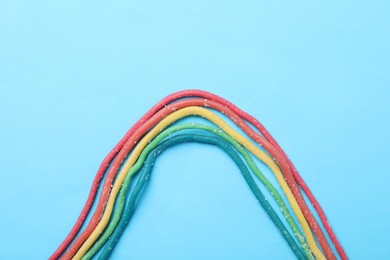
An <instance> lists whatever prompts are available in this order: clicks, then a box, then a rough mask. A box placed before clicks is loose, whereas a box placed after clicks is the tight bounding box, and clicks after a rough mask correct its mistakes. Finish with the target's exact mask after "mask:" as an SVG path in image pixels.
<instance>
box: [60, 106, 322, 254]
mask: <svg viewBox="0 0 390 260" xmlns="http://www.w3.org/2000/svg"><path fill="white" fill-rule="evenodd" d="M186 102H188V103H189V102H191V100H183V101H180V102H178V103H180V104H183V105H184V103H186ZM204 105H205V106H209V104H208V103H205V104H204ZM176 106H177V104H171V105H169V106H167V107H164V108H163V109H161V110H160V111H159V112H158V113H157V114H156V115H154V116H153V117H151V118H150V119H149V120H148V121H147V122H146V123H144V124H143V125H142V126H141V127H140V128H139V129H137V130H136V131H135V132H134V134H133V135H132V136H131V137H130V138H129V139H128V140H127V142H126V145H124V146H123V149H122V150H121V151H120V152H119V154H118V156H117V157H116V158H115V160H114V162H113V163H112V166H111V168H110V170H109V172H108V174H107V178H106V180H105V182H104V186H103V189H102V194H101V196H100V200H99V202H98V205H97V209H96V211H95V213H94V215H93V216H92V218H91V221H90V223H89V224H88V226H87V227H86V229H85V230H84V231H83V233H82V234H81V235H80V236H79V237H78V238H77V239H76V241H75V242H74V243H73V244H72V246H71V247H70V248H69V250H68V251H67V252H66V253H65V255H64V259H70V258H71V257H72V256H73V255H74V254H75V252H76V250H77V249H78V248H79V247H80V246H81V245H82V244H83V243H84V241H85V240H86V239H87V238H88V237H89V236H90V235H91V233H92V232H93V230H94V229H95V228H96V226H97V225H98V222H99V219H100V217H101V214H102V213H103V209H104V205H105V203H106V201H107V199H106V198H107V197H108V195H109V191H110V188H111V184H112V180H113V178H114V177H115V175H116V171H117V170H118V168H119V166H120V164H121V163H122V161H123V158H124V157H125V156H126V155H127V153H128V152H129V151H130V149H131V148H132V147H133V145H134V144H135V143H136V142H137V140H138V139H139V138H140V137H141V136H142V135H143V134H144V133H145V132H146V131H147V130H148V129H149V128H150V127H152V126H153V125H154V124H156V123H157V122H159V121H160V120H161V118H164V116H166V115H168V114H169V113H171V112H172V111H175V110H176V109H177V108H176ZM233 122H239V121H238V119H237V117H235V118H233ZM238 125H239V126H242V125H241V124H238ZM276 168H277V167H276ZM277 170H278V171H279V169H277ZM279 179H280V181H281V182H283V183H284V182H285V181H284V179H283V178H281V177H280V178H279ZM285 192H287V193H289V194H291V191H290V190H289V189H288V185H285ZM292 199H293V198H290V200H292ZM294 204H296V203H295V202H294ZM296 207H297V206H296ZM294 211H295V212H296V213H297V212H298V211H300V209H299V207H298V208H295V210H294ZM109 214H110V213H109ZM298 214H299V216H298V219H299V220H300V222H301V224H302V225H303V227H304V232H305V235H306V237H307V239H308V242H309V245H310V247H311V248H312V250H313V252H314V253H315V254H316V255H318V256H321V255H322V253H321V252H320V250H318V248H317V245H316V244H315V240H314V238H313V237H312V234H311V231H310V229H309V227H308V226H307V223H306V220H305V219H304V218H303V217H302V214H301V213H298ZM102 225H103V226H104V225H105V224H102ZM94 239H95V238H94V237H92V238H89V242H88V243H87V244H86V245H85V246H84V248H83V250H82V251H81V252H80V254H79V256H80V255H81V254H82V252H83V251H85V250H86V249H87V248H88V247H90V246H91V243H92V242H93V240H94Z"/></svg>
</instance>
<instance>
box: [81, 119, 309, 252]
mask: <svg viewBox="0 0 390 260" xmlns="http://www.w3.org/2000/svg"><path fill="white" fill-rule="evenodd" d="M187 129H200V130H205V131H208V132H210V133H214V134H216V135H218V136H220V137H222V138H223V139H224V140H225V141H227V142H228V143H230V144H231V145H233V146H234V148H236V149H237V151H238V152H239V153H240V154H241V155H242V156H243V157H244V159H245V161H246V162H247V164H248V165H249V167H250V168H251V170H252V171H253V172H254V173H255V175H256V176H257V177H258V178H259V179H260V181H261V182H262V183H263V184H264V185H265V187H266V188H267V189H268V190H269V191H270V193H271V195H272V196H273V197H274V198H275V200H276V202H277V203H278V205H279V206H280V208H281V211H282V213H283V215H284V217H285V218H286V220H287V222H288V224H289V226H290V227H291V229H292V231H293V233H294V235H295V237H296V238H297V240H298V242H299V244H300V247H301V248H302V249H303V251H304V253H305V255H306V257H307V258H308V259H314V258H313V256H312V254H311V252H310V249H309V247H308V245H307V243H306V241H305V239H304V237H303V235H302V234H301V231H300V230H299V228H298V226H297V225H296V223H295V221H294V219H293V217H292V216H291V214H290V212H289V210H288V208H287V207H286V205H285V203H284V201H283V199H282V197H281V196H280V194H279V193H278V192H277V190H276V189H275V187H274V186H273V185H272V184H271V183H270V182H269V181H268V179H267V178H265V176H264V175H263V174H262V173H261V172H260V170H259V169H258V168H257V166H256V164H255V163H254V162H253V160H252V158H251V156H250V155H249V154H248V152H247V151H246V149H244V148H243V147H242V146H241V145H240V144H239V143H238V142H237V141H236V140H234V139H233V138H232V137H230V136H229V135H227V134H226V133H225V132H223V131H222V130H220V129H218V128H215V127H212V126H206V125H202V124H198V123H188V124H181V125H176V126H172V127H170V128H168V129H166V130H165V131H163V132H161V133H160V134H159V135H158V136H157V137H156V138H155V139H154V140H153V141H152V142H151V143H150V144H148V145H147V146H146V147H145V149H144V150H143V152H142V153H141V155H140V157H139V159H138V160H137V162H136V164H135V165H134V166H133V167H132V168H131V169H130V172H129V174H128V175H127V177H126V179H125V182H124V183H123V185H122V188H121V191H120V194H119V197H118V199H117V205H116V209H115V212H114V215H113V216H112V218H111V220H110V224H109V226H108V227H107V228H106V230H105V231H104V233H103V234H102V236H101V237H100V238H99V240H98V241H97V242H96V243H95V244H94V245H93V247H91V249H90V250H89V251H88V252H87V254H86V255H85V256H84V257H83V259H91V258H92V257H93V255H94V254H96V252H97V251H99V249H100V248H101V247H102V246H103V245H104V244H105V242H106V241H107V239H108V238H109V237H110V235H111V234H112V233H113V231H114V230H115V227H116V226H117V224H118V222H119V220H120V218H121V215H122V212H123V208H124V205H125V201H126V194H127V190H128V188H129V184H130V181H131V178H132V177H133V176H134V174H136V173H137V172H138V171H139V170H140V168H141V167H142V166H143V164H144V161H145V159H146V157H147V155H148V154H149V153H150V152H151V150H153V149H155V147H157V145H158V144H159V143H160V142H161V141H162V140H163V139H164V138H166V137H167V136H169V135H171V134H173V133H175V132H178V131H181V130H187Z"/></svg>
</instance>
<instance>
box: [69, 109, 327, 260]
mask: <svg viewBox="0 0 390 260" xmlns="http://www.w3.org/2000/svg"><path fill="white" fill-rule="evenodd" d="M191 115H197V116H200V117H203V118H206V119H208V120H209V121H210V122H212V123H214V124H215V125H216V126H218V127H219V128H221V130H222V131H224V132H225V133H227V134H228V135H230V136H232V137H233V138H234V139H236V140H237V141H238V142H239V143H240V144H241V145H243V146H244V147H245V148H247V149H248V150H249V151H250V152H251V153H252V154H254V155H255V156H256V157H257V158H258V159H259V160H261V161H263V163H264V164H265V165H267V166H268V167H269V168H270V169H271V171H272V173H273V174H274V175H275V177H276V179H277V181H278V183H279V185H280V186H281V188H282V189H283V192H284V193H285V194H286V197H287V200H288V201H289V203H290V205H291V208H292V210H293V211H294V213H295V215H296V216H297V219H298V221H299V223H300V224H301V226H302V230H303V233H304V234H305V236H306V239H307V242H308V244H309V247H310V250H311V251H312V252H313V254H314V256H315V257H316V258H317V259H326V258H325V256H324V255H323V254H322V252H321V250H320V249H319V248H318V246H317V244H316V242H315V240H314V237H313V234H312V233H311V230H310V227H309V224H308V223H307V221H306V219H305V217H304V215H303V213H302V211H301V209H300V207H299V205H298V203H297V201H296V199H295V197H294V195H293V194H292V192H291V190H290V188H289V186H288V184H287V182H286V181H285V179H284V176H283V174H282V172H281V171H280V169H279V167H278V165H277V164H276V163H275V162H274V161H273V160H272V158H271V157H270V156H269V155H268V154H267V153H265V152H264V151H262V150H261V149H259V148H258V147H256V146H255V145H254V144H253V143H251V141H249V140H248V139H247V138H245V137H244V136H242V135H240V134H239V133H237V132H236V131H235V130H233V128H231V127H230V126H229V125H228V124H227V123H225V121H224V120H223V119H221V118H220V117H218V116H217V115H216V114H214V113H213V112H211V111H209V110H207V109H205V108H201V107H196V106H191V107H186V108H183V109H180V110H177V111H175V112H173V113H172V114H170V115H168V116H167V117H165V118H164V119H162V120H161V121H160V122H159V123H158V124H157V125H156V126H155V127H154V128H153V129H151V130H150V132H149V133H148V134H146V135H145V136H144V138H142V140H141V141H140V142H139V143H138V145H137V146H136V147H135V148H134V150H133V152H132V153H131V155H130V157H129V159H128V160H127V161H126V162H125V164H124V166H123V167H122V169H121V171H120V172H119V174H118V176H117V179H116V181H115V184H114V186H113V188H112V190H111V193H110V196H109V199H108V202H107V205H106V208H105V211H104V213H103V216H102V218H101V220H100V222H99V224H98V225H97V226H96V228H95V229H94V231H93V232H92V234H91V235H90V236H89V237H88V239H87V240H86V241H85V242H84V244H83V245H82V246H81V247H80V249H79V250H78V251H77V253H76V255H75V256H74V257H73V259H81V258H82V257H83V255H84V254H85V253H86V252H87V251H88V249H89V248H90V247H91V246H92V245H93V243H94V242H95V241H96V239H98V238H99V235H100V234H101V233H102V232H103V231H104V228H105V227H106V225H107V223H108V222H109V220H110V217H111V213H112V210H113V208H114V205H115V200H116V197H117V195H118V192H119V190H120V188H121V186H122V184H123V182H124V180H125V178H126V175H127V173H128V172H129V170H130V168H131V167H132V166H133V165H134V163H135V162H136V160H137V159H138V157H139V155H140V153H141V152H142V150H143V149H144V148H145V146H146V145H147V144H148V143H149V142H150V141H151V140H152V139H153V138H154V137H155V136H156V135H158V134H159V133H160V132H161V131H163V130H164V129H165V128H166V127H167V126H169V125H170V124H172V123H174V122H175V121H177V120H179V119H181V118H184V117H187V116H191Z"/></svg>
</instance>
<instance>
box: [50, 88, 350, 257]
mask: <svg viewBox="0 0 390 260" xmlns="http://www.w3.org/2000/svg"><path fill="white" fill-rule="evenodd" d="M188 96H204V97H208V98H210V99H213V100H216V101H220V103H224V104H223V105H224V106H227V107H230V108H232V110H235V112H237V113H238V114H241V116H243V117H244V119H246V120H248V121H249V122H250V123H252V124H253V125H254V126H255V127H256V128H257V129H258V130H259V131H260V132H261V133H262V134H263V135H264V136H265V137H266V138H267V139H270V140H271V142H270V143H271V144H272V142H274V143H276V142H275V140H273V138H272V136H270V135H269V133H268V132H267V131H266V130H265V128H264V127H263V126H262V125H261V124H260V123H259V122H258V121H257V120H256V119H254V118H253V117H251V116H250V115H248V114H246V113H245V112H244V111H242V110H240V109H238V108H237V107H235V106H234V105H233V104H231V103H230V102H228V101H226V100H224V99H222V98H220V97H218V96H215V95H213V94H211V93H207V92H203V91H198V90H189V91H181V92H177V93H174V94H172V95H170V96H168V97H166V98H165V99H163V100H162V101H160V102H159V103H158V104H157V105H155V106H154V107H153V108H152V109H151V110H150V111H149V112H148V113H146V114H145V116H144V117H142V118H141V119H140V120H139V121H138V122H137V123H136V124H135V125H134V126H133V127H132V128H131V129H130V130H129V131H128V132H127V133H126V135H125V136H124V137H123V138H122V140H121V141H120V142H119V143H118V144H117V145H116V146H115V148H114V149H113V150H112V151H111V152H110V153H109V154H108V155H107V157H106V158H105V159H104V161H103V163H102V164H101V166H100V168H99V170H98V173H97V175H96V177H95V179H94V182H93V185H92V188H91V192H90V195H89V197H88V201H87V204H86V205H85V206H84V208H83V211H82V213H81V214H80V216H79V218H78V220H77V222H76V224H75V225H74V227H73V228H72V230H71V232H70V234H69V235H68V236H67V238H66V239H65V240H64V242H63V243H62V244H61V245H60V247H59V248H58V249H57V250H56V252H55V253H54V254H53V255H52V256H51V258H50V259H54V258H58V257H59V256H60V255H61V253H62V251H63V250H64V249H65V248H66V247H67V246H68V245H69V243H70V242H71V241H72V239H73V238H74V236H75V235H76V234H77V232H78V230H79V229H80V227H81V225H82V224H83V222H84V221H85V218H86V216H87V215H88V211H89V210H90V208H91V206H92V204H93V200H94V198H95V196H96V191H97V188H98V187H99V182H100V181H101V178H102V176H103V174H104V172H105V170H106V168H107V166H108V164H109V162H110V161H111V160H112V158H113V157H115V155H116V154H117V153H118V151H120V150H121V148H122V147H123V146H124V143H125V142H126V140H127V139H129V137H130V136H131V135H132V134H133V133H134V132H135V131H136V130H137V129H138V128H139V127H140V125H142V124H143V123H144V122H145V121H146V120H148V119H149V118H150V117H151V116H152V115H153V114H154V113H156V111H158V110H159V109H161V108H162V107H164V106H165V105H166V104H168V103H170V102H172V101H173V100H175V99H178V98H182V97H188ZM184 101H186V100H184ZM184 101H181V102H184ZM192 101H193V100H192ZM187 102H188V101H187ZM187 102H186V103H187ZM202 102H204V103H203V106H206V107H207V106H210V107H211V106H213V105H212V104H211V102H210V101H209V103H208V102H207V100H203V101H199V102H198V103H195V104H194V105H202ZM179 104H180V103H179V102H177V103H176V104H175V105H179ZM182 104H183V105H184V103H182ZM210 104H211V105H210ZM188 105H190V102H189V103H188ZM188 105H187V106H188ZM218 105H220V107H218V108H219V109H218V110H223V108H224V107H223V106H222V105H221V104H218ZM180 106H181V105H180ZM183 107H184V106H183ZM213 107H214V106H213ZM176 109H178V108H176ZM164 110H165V112H169V113H170V112H172V111H174V110H175V108H174V107H172V106H168V107H167V108H165V109H164ZM167 110H169V111H167ZM169 113H168V114H169ZM159 114H160V115H163V114H165V113H159ZM225 114H227V115H228V114H229V113H228V112H226V113H225ZM229 116H230V117H231V118H232V119H233V121H235V120H234V119H236V122H239V126H240V127H241V124H242V125H246V124H245V122H243V121H242V120H241V121H240V119H239V118H237V115H235V114H234V113H233V114H231V113H230V115H229ZM163 117H164V116H163ZM154 118H156V119H157V117H154ZM158 121H159V120H158ZM158 121H156V123H157V122H158ZM143 128H144V127H143ZM248 128H249V129H250V130H251V131H252V133H250V134H249V135H250V136H252V135H254V136H256V135H257V137H260V138H261V139H262V137H261V136H259V135H258V134H257V133H256V132H254V131H253V130H252V129H251V128H250V127H249V126H248ZM145 131H147V129H145ZM132 139H134V138H132ZM261 139H259V140H257V141H258V142H260V141H261ZM133 142H134V141H133ZM133 145H134V143H133V144H130V147H127V148H126V149H125V150H128V151H130V150H131V147H132V146H133ZM263 146H264V147H265V148H266V149H267V148H268V149H269V150H270V151H272V153H275V148H274V147H272V145H271V146H270V145H269V143H268V142H264V140H263ZM271 147H272V148H271ZM276 147H277V150H276V153H275V157H276V158H278V159H277V162H278V161H279V162H283V161H284V159H282V160H280V156H278V151H282V150H281V148H280V147H279V146H278V145H277V143H276ZM268 149H267V150H268ZM128 151H127V152H126V153H125V154H123V153H122V156H123V158H124V157H125V156H126V155H127V153H128ZM282 155H283V156H284V157H286V158H287V156H286V155H285V153H284V152H283V153H282ZM122 156H118V157H117V158H119V159H120V158H121V157H122ZM117 158H116V162H117V164H118V162H119V159H117ZM123 158H122V159H123ZM114 163H115V161H114ZM121 163H122V161H120V162H119V164H121ZM288 165H292V164H291V162H289V164H288ZM113 166H114V165H113ZM114 168H119V165H118V167H113V169H114ZM284 168H286V166H284ZM116 171H117V169H116V170H115V171H114V170H112V171H110V172H111V174H113V175H114V176H115V173H116ZM294 175H298V176H299V174H298V173H297V172H296V171H295V174H294ZM114 176H110V178H109V176H108V177H107V180H106V182H105V186H106V184H107V185H108V184H109V186H111V182H112V180H113V178H112V177H114ZM298 182H302V183H303V184H304V185H303V189H304V191H305V193H306V190H308V191H309V192H310V190H309V189H308V188H307V186H306V185H305V183H304V182H303V180H302V179H301V178H300V176H299V178H298ZM298 191H299V190H298ZM309 194H310V196H309V195H308V198H309V199H310V197H312V199H313V198H314V196H313V195H312V194H311V192H310V193H309ZM108 195H109V189H108V191H105V192H104V193H103V192H102V195H101V198H100V200H99V204H100V205H102V206H103V208H104V205H105V201H106V199H105V198H106V197H107V198H108ZM314 201H315V199H314ZM315 202H316V201H315ZM99 204H98V208H100V207H99ZM317 204H318V203H317ZM320 209H321V208H320ZM321 211H322V210H321ZM101 213H102V210H101V211H100V210H98V209H97V211H96V212H95V214H94V217H93V218H92V219H91V222H90V223H89V225H88V227H87V228H86V230H85V231H84V232H83V234H84V236H83V234H82V235H80V237H79V238H78V239H77V240H76V241H75V243H74V244H73V245H72V247H73V248H74V249H73V250H71V249H69V251H68V252H69V254H68V256H69V255H70V254H71V253H72V252H73V251H75V252H76V250H77V249H78V248H79V246H81V245H82V243H83V241H82V238H84V237H85V239H86V238H87V237H88V236H89V234H88V233H89V231H88V232H86V231H87V230H90V229H92V230H91V231H90V232H92V231H93V229H94V227H93V226H95V227H96V225H97V224H98V221H99V220H100V217H101ZM325 219H326V218H325ZM309 223H310V222H309ZM326 223H327V222H326ZM89 227H93V228H89ZM328 228H329V229H330V227H329V226H328ZM330 230H331V229H330ZM87 234H88V235H87ZM331 238H332V236H331ZM85 239H84V240H85ZM333 239H336V238H335V236H333ZM325 241H326V240H325ZM332 241H333V240H332ZM336 241H337V239H336ZM78 244H80V245H79V246H78ZM321 246H322V245H321ZM72 247H71V248H72ZM340 247H341V246H340ZM336 248H337V247H336ZM341 249H342V248H341ZM68 252H67V253H68ZM75 252H74V253H75ZM64 257H65V258H67V257H66V255H64ZM345 258H346V256H345Z"/></svg>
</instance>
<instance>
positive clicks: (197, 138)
mask: <svg viewBox="0 0 390 260" xmlns="http://www.w3.org/2000/svg"><path fill="white" fill-rule="evenodd" d="M187 142H197V143H204V144H212V145H215V146H217V147H219V148H221V149H222V150H224V151H225V152H226V153H227V154H228V155H229V156H230V157H231V159H232V160H233V161H234V162H235V163H236V164H237V166H238V168H239V169H240V171H241V173H242V175H243V177H244V179H245V181H246V182H247V184H248V186H249V187H250V189H251V190H252V192H253V194H254V195H255V197H256V199H257V201H258V202H259V203H260V204H261V206H262V207H263V208H264V210H265V211H266V213H267V214H268V215H269V216H270V217H271V219H272V221H273V222H274V224H275V225H276V226H277V228H278V229H279V231H280V233H281V234H282V235H283V236H284V238H285V239H286V241H287V243H288V244H289V246H290V247H291V249H292V250H293V252H294V253H295V255H296V256H297V258H298V259H306V257H305V255H304V254H303V253H302V251H301V250H300V249H299V247H298V246H297V244H296V243H295V241H294V239H293V238H292V237H291V235H290V233H289V232H288V231H287V229H286V227H285V226H284V225H283V223H282V221H281V220H280V219H279V217H278V215H277V214H276V213H275V211H274V210H273V208H272V207H271V205H270V204H269V203H268V201H267V200H266V198H265V197H264V195H263V194H262V193H261V191H260V189H259V188H258V187H257V185H256V182H255V181H254V180H253V178H252V176H251V174H250V173H249V171H248V169H247V167H246V165H245V163H244V162H243V161H242V159H241V158H240V156H239V155H238V153H237V152H236V151H235V150H234V148H233V147H232V145H231V144H230V143H228V142H227V141H225V140H224V139H222V138H221V137H219V136H206V135H198V134H183V135H178V136H174V137H173V138H170V139H168V140H166V141H164V142H162V143H161V144H159V145H158V146H157V147H152V151H151V152H150V153H149V155H148V156H147V159H146V161H145V163H144V161H142V165H143V166H142V169H141V171H140V177H139V179H138V181H137V183H136V185H135V187H134V189H133V191H132V193H131V196H130V200H129V202H128V204H127V207H126V210H125V212H124V214H123V216H122V218H121V219H120V222H119V224H118V226H117V228H116V229H115V231H114V233H113V235H112V236H111V237H110V239H109V240H108V242H107V244H106V246H105V247H104V249H103V251H102V253H101V254H100V256H99V259H108V257H109V255H110V254H111V252H112V250H113V249H114V247H115V245H116V244H117V242H118V240H119V239H120V237H121V235H122V234H123V232H124V230H125V228H126V226H127V225H128V223H129V222H130V219H131V217H132V215H133V213H134V210H135V207H136V204H137V201H139V195H140V193H141V191H142V189H143V188H144V186H145V184H146V182H147V179H148V178H149V175H150V172H151V170H152V168H153V165H154V163H155V160H156V159H157V155H159V154H161V153H162V152H163V151H164V150H166V149H167V148H169V147H172V146H174V145H176V144H181V143H187ZM140 168H141V167H140ZM129 176H130V175H128V176H127V177H128V178H127V179H126V180H130V178H129ZM124 187H125V186H124ZM83 259H84V258H83ZM85 259H88V258H87V257H85Z"/></svg>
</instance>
